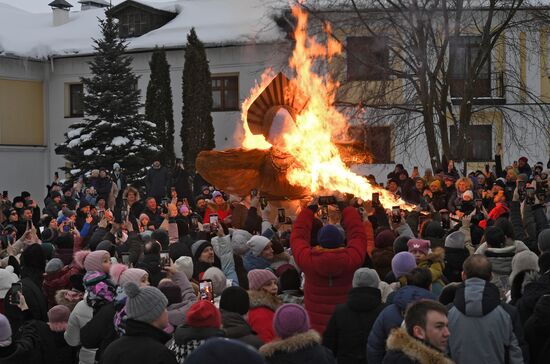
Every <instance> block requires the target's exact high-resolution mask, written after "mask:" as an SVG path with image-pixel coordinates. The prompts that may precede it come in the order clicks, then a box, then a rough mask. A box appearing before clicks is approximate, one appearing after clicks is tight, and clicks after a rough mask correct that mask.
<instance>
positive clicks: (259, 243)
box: [246, 235, 271, 257]
mask: <svg viewBox="0 0 550 364" xmlns="http://www.w3.org/2000/svg"><path fill="white" fill-rule="evenodd" d="M270 242H271V240H269V239H268V238H266V237H265V236H261V235H254V236H253V237H251V238H250V240H249V241H247V242H246V245H247V246H248V247H249V248H250V250H251V251H252V254H254V255H255V256H257V257H259V256H260V254H262V251H263V250H264V249H265V247H266V246H267V244H269V243H270Z"/></svg>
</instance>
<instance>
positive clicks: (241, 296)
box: [220, 286, 250, 315]
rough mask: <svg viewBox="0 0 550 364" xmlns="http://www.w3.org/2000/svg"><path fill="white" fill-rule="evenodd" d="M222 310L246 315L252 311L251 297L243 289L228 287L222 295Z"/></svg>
mask: <svg viewBox="0 0 550 364" xmlns="http://www.w3.org/2000/svg"><path fill="white" fill-rule="evenodd" d="M220 309H221V310H226V311H229V312H236V313H238V314H239V315H244V314H246V313H247V312H248V310H249V309H250V297H249V296H248V293H247V292H246V290H245V289H244V288H242V287H239V286H232V287H228V288H226V289H225V290H224V291H223V293H222V297H221V299H220Z"/></svg>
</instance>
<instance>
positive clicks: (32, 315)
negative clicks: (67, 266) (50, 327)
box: [5, 277, 48, 333]
mask: <svg viewBox="0 0 550 364" xmlns="http://www.w3.org/2000/svg"><path fill="white" fill-rule="evenodd" d="M21 286H22V293H23V296H25V301H26V302H27V306H29V309H28V310H27V312H22V311H21V310H20V309H19V307H17V306H15V305H10V304H6V305H5V310H6V317H7V318H8V320H9V321H10V325H11V331H12V332H13V333H15V332H17V331H18V330H19V327H21V325H23V323H24V322H25V321H28V320H29V319H31V320H40V321H44V322H47V321H48V302H47V300H46V297H45V296H44V293H43V292H42V290H41V288H40V286H38V285H37V284H36V283H35V281H34V280H33V279H31V278H30V277H26V278H23V279H22V280H21ZM10 295H11V288H10V289H9V290H8V292H7V293H6V297H10Z"/></svg>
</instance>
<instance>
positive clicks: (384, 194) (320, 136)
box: [196, 7, 405, 207]
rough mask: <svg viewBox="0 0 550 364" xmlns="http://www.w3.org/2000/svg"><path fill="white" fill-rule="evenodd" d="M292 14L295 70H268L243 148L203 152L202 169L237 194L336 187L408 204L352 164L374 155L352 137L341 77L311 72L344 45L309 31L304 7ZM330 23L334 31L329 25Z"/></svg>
mask: <svg viewBox="0 0 550 364" xmlns="http://www.w3.org/2000/svg"><path fill="white" fill-rule="evenodd" d="M292 13H293V15H294V17H295V18H296V19H297V24H296V29H295V31H294V40H295V47H294V50H293V52H292V56H291V58H290V60H289V65H290V67H291V69H292V71H293V72H294V75H293V77H292V78H290V79H289V78H287V77H286V76H285V75H283V74H282V73H279V74H275V73H274V72H273V71H272V70H266V72H264V74H263V75H262V80H261V82H260V83H259V84H258V85H257V86H256V87H255V88H253V89H252V90H251V94H250V96H249V97H248V98H247V99H246V100H245V101H244V102H243V105H242V113H241V120H242V122H243V128H244V132H245V137H244V140H243V142H242V145H241V147H240V148H236V149H230V150H226V151H205V152H201V153H200V154H199V156H198V157H197V161H196V167H197V171H198V172H199V173H200V174H201V176H203V177H204V178H205V179H206V180H207V181H209V182H210V183H212V184H213V185H215V186H217V187H218V188H221V189H223V190H224V191H226V192H228V193H231V194H236V195H240V196H244V195H247V194H249V193H250V191H251V190H252V189H258V190H259V191H261V193H262V196H265V197H266V198H268V199H270V200H297V199H302V198H305V197H308V196H312V195H320V194H327V193H335V192H339V193H348V194H353V195H354V196H356V197H359V198H361V199H363V200H370V199H371V196H372V193H373V192H377V193H379V198H380V202H381V203H382V204H383V205H384V206H386V207H390V206H394V205H401V206H403V205H404V204H405V203H404V202H403V201H402V200H400V199H398V198H396V197H395V196H393V195H392V194H391V193H390V192H388V191H386V190H385V189H383V188H380V187H379V186H373V185H371V184H370V183H369V182H368V181H367V180H366V179H365V178H363V177H362V176H360V175H358V174H356V173H354V172H352V171H351V170H350V165H351V164H359V163H369V162H372V158H371V157H370V155H368V153H365V152H364V151H363V150H362V149H359V148H357V147H356V146H355V145H354V143H353V141H349V140H348V139H349V138H348V135H347V130H348V127H349V125H348V120H347V119H346V117H345V116H344V115H343V114H342V113H341V112H340V111H338V110H337V109H336V107H335V106H334V101H335V94H336V93H335V91H336V90H337V89H338V86H339V84H338V83H337V82H335V81H333V80H332V79H331V78H330V75H328V74H324V75H319V74H317V73H315V72H314V71H313V66H314V63H315V62H316V61H317V60H319V59H327V60H330V58H332V57H333V56H335V55H337V54H339V53H341V51H342V47H341V44H340V43H339V42H337V41H336V40H335V39H333V38H332V37H330V36H328V37H327V41H326V43H325V44H321V43H319V42H318V41H317V40H316V39H314V38H313V37H309V36H308V31H307V19H308V17H307V14H306V13H305V12H304V11H303V10H301V9H300V8H299V7H293V9H292ZM325 30H326V32H327V33H328V34H330V32H331V30H330V26H329V25H327V26H326V29H325Z"/></svg>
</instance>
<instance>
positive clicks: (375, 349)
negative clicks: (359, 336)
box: [367, 286, 435, 364]
mask: <svg viewBox="0 0 550 364" xmlns="http://www.w3.org/2000/svg"><path fill="white" fill-rule="evenodd" d="M420 299H430V300H435V296H434V295H433V293H431V292H430V291H428V290H426V289H424V288H420V287H415V286H405V287H403V288H400V289H399V290H397V291H396V292H395V295H394V297H393V304H391V305H389V306H388V307H386V308H384V310H382V312H381V313H380V315H379V316H378V318H377V319H376V321H375V322H374V326H373V327H372V330H371V332H370V334H369V338H368V341H367V362H368V363H369V364H380V363H382V359H384V355H385V354H386V339H387V338H388V336H389V335H390V331H391V330H392V329H394V328H396V327H399V326H401V323H402V322H403V317H404V313H405V310H406V309H407V306H408V305H409V303H411V302H414V301H418V300H420Z"/></svg>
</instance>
